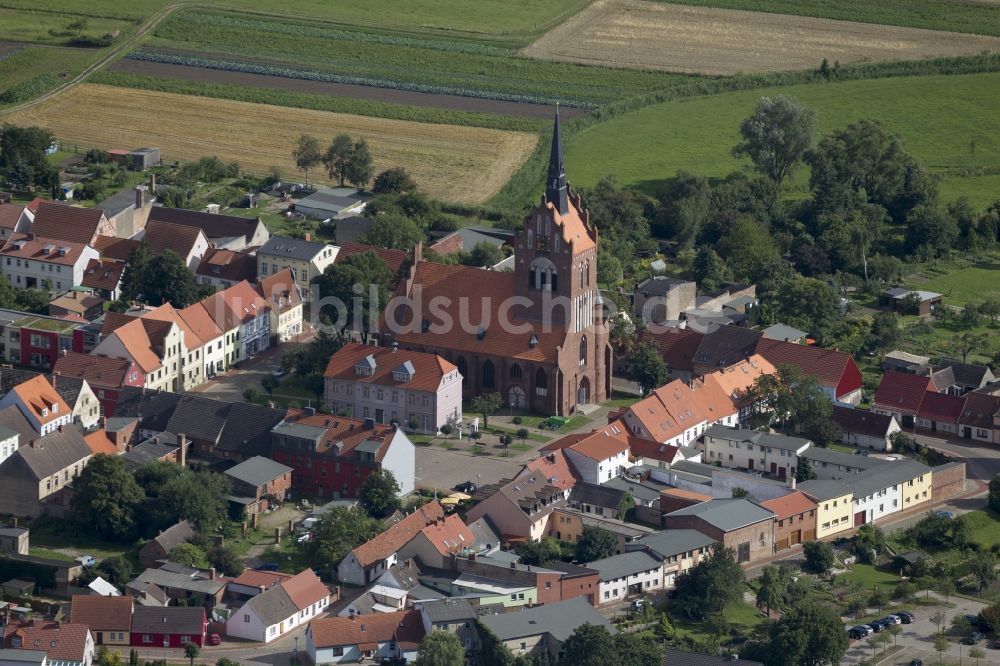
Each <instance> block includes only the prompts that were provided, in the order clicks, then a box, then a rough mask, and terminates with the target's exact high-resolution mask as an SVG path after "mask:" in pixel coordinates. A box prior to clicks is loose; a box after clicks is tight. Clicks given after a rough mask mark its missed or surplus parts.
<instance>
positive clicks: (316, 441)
mask: <svg viewBox="0 0 1000 666" xmlns="http://www.w3.org/2000/svg"><path fill="white" fill-rule="evenodd" d="M271 458H272V459H273V460H276V461H278V462H279V463H282V464H283V465H288V466H289V467H291V468H292V487H294V488H296V489H297V490H298V492H299V493H300V494H301V495H305V496H307V497H314V498H316V499H327V498H341V497H358V495H359V493H360V492H361V487H362V486H364V484H365V479H367V478H368V475H369V474H371V473H372V471H373V470H376V469H386V470H388V471H390V472H392V474H393V476H395V477H396V481H397V482H398V483H399V487H400V493H401V494H406V493H409V492H412V490H413V486H414V481H415V479H414V474H415V454H414V448H413V443H412V442H410V440H409V439H408V438H407V437H406V435H405V434H404V433H403V431H402V430H394V429H393V428H392V426H387V425H382V424H379V423H375V422H374V419H366V420H364V421H362V420H359V419H351V418H345V417H341V416H331V415H326V414H306V413H304V412H291V413H289V414H288V416H286V417H285V420H284V421H283V422H282V423H280V424H278V425H277V426H276V427H275V428H274V430H273V431H272V450H271Z"/></svg>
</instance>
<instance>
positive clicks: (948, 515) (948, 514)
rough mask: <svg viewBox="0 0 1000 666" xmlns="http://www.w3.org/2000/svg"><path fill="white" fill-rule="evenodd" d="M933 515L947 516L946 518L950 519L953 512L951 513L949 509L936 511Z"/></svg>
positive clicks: (953, 515)
mask: <svg viewBox="0 0 1000 666" xmlns="http://www.w3.org/2000/svg"><path fill="white" fill-rule="evenodd" d="M934 515H935V516H937V517H938V518H947V519H948V520H951V519H952V518H954V517H955V514H953V513H952V512H951V511H936V512H935V513H934Z"/></svg>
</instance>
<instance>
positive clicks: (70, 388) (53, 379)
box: [45, 373, 101, 428]
mask: <svg viewBox="0 0 1000 666" xmlns="http://www.w3.org/2000/svg"><path fill="white" fill-rule="evenodd" d="M45 379H46V381H47V382H49V383H50V384H52V388H54V389H55V390H56V393H58V394H59V395H60V396H61V397H62V399H63V400H64V401H65V402H66V404H67V405H69V409H70V412H71V413H72V414H73V421H75V422H76V423H79V424H80V425H81V426H83V427H84V428H92V427H94V426H95V425H97V423H98V421H99V420H100V418H101V405H100V403H99V402H98V400H97V393H96V392H95V391H94V389H93V388H91V386H90V384H88V383H87V380H85V379H79V378H76V377H59V376H58V375H56V374H54V373H53V374H51V375H48V376H46V378H45Z"/></svg>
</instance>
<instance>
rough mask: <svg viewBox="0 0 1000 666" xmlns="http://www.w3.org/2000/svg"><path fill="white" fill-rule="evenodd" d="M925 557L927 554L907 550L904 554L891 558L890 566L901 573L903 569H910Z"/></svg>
mask: <svg viewBox="0 0 1000 666" xmlns="http://www.w3.org/2000/svg"><path fill="white" fill-rule="evenodd" d="M926 557H927V553H925V552H923V551H920V550H908V551H906V552H905V553H897V554H896V556H895V557H893V558H892V566H893V567H894V568H895V569H897V570H898V571H899V572H900V573H902V572H903V570H904V569H909V568H911V567H912V566H913V565H915V564H916V563H917V562H919V561H921V560H923V559H924V558H926Z"/></svg>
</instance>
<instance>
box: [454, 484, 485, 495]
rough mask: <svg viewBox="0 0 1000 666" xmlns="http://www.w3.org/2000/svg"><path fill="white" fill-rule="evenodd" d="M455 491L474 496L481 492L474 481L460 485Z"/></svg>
mask: <svg viewBox="0 0 1000 666" xmlns="http://www.w3.org/2000/svg"><path fill="white" fill-rule="evenodd" d="M455 490H457V491H458V492H460V493H465V494H466V495H474V494H476V491H477V490H479V486H477V485H476V484H474V483H473V482H472V481H466V482H465V483H460V484H458V485H457V486H455Z"/></svg>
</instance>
